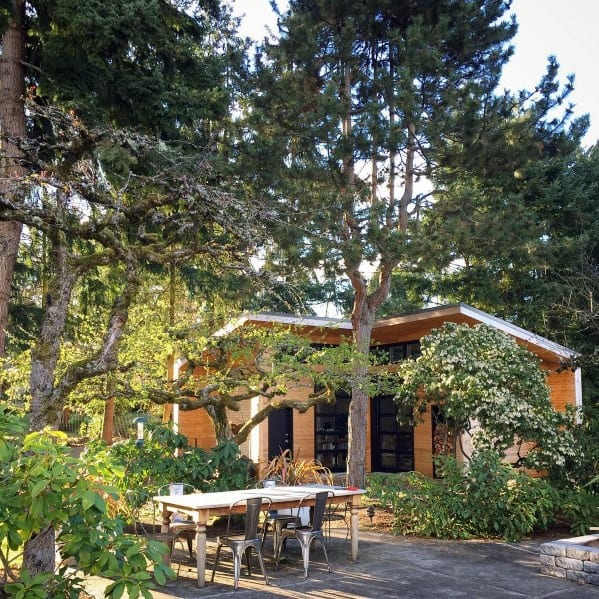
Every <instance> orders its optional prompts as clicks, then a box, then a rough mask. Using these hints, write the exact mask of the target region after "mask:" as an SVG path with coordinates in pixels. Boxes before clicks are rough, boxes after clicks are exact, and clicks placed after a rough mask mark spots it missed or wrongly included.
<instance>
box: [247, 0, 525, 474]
mask: <svg viewBox="0 0 599 599" xmlns="http://www.w3.org/2000/svg"><path fill="white" fill-rule="evenodd" d="M506 10H507V6H506V4H505V3H504V2H501V1H499V0H488V1H483V0H478V1H466V2H459V3H456V2H450V1H447V2H445V1H441V2H425V1H423V2H408V1H405V2H397V1H394V2H391V1H385V0H373V1H372V2H368V3H364V2H358V1H352V0H346V1H344V2H334V3H331V2H326V1H324V0H297V1H292V2H290V8H289V12H287V13H286V14H285V15H281V20H280V22H281V27H280V31H281V38H280V41H279V42H278V43H273V44H270V45H267V46H266V47H265V48H264V54H263V55H262V57H261V58H262V61H261V63H259V67H260V69H259V75H260V77H261V78H262V79H261V80H262V83H263V86H264V88H263V92H262V93H261V94H259V95H258V96H257V97H256V99H255V103H254V105H253V110H254V112H253V118H254V119H255V121H254V123H253V126H254V127H255V129H256V131H259V134H258V135H256V137H255V138H254V139H252V141H253V142H254V148H253V152H254V155H256V156H260V155H261V156H266V155H267V156H268V163H267V164H268V171H269V174H272V175H274V177H275V178H274V179H270V180H269V179H266V180H268V183H269V185H270V187H271V189H272V190H273V191H274V193H273V195H275V196H276V197H275V198H274V199H275V201H277V206H279V207H283V209H284V216H283V219H282V220H283V222H282V224H281V227H280V231H278V232H277V233H278V234H279V241H280V242H281V244H282V245H283V246H284V247H285V249H286V250H287V252H288V255H289V256H290V264H292V265H293V264H302V263H303V264H305V265H308V266H309V267H313V266H318V267H320V268H321V269H322V270H323V271H324V272H325V273H328V274H330V275H332V276H338V275H339V274H343V275H344V276H345V277H346V278H347V279H348V280H349V282H350V283H351V287H352V290H353V308H352V312H351V320H352V325H353V331H354V332H353V335H354V344H355V346H356V348H357V350H358V351H359V352H361V353H362V354H366V353H368V351H369V346H370V336H371V331H372V327H373V323H374V319H375V316H376V313H377V310H378V309H379V307H380V306H381V305H382V303H383V302H384V301H385V299H386V298H387V296H388V294H389V289H390V284H391V275H392V272H393V270H394V269H395V268H396V267H397V266H398V265H399V264H401V263H402V260H404V259H406V257H407V255H408V253H409V250H410V248H411V245H413V243H414V239H416V238H417V237H418V235H419V231H418V216H419V215H420V213H421V212H422V211H423V210H424V209H426V208H427V206H428V205H429V204H430V190H427V189H426V188H424V187H422V186H419V181H422V180H424V179H428V180H432V178H433V176H434V174H435V172H436V170H437V169H438V168H439V166H440V165H441V163H442V160H444V159H447V157H448V156H451V153H452V146H453V145H454V143H455V141H456V139H459V140H461V141H463V143H464V145H469V146H470V147H472V148H473V149H474V148H475V146H476V141H477V140H478V139H480V138H481V136H484V135H485V124H486V123H487V121H488V118H487V116H486V113H487V110H488V109H489V107H492V106H493V102H492V99H493V92H494V90H495V87H496V85H497V82H498V80H499V76H500V73H501V68H502V65H503V64H504V63H505V61H506V60H507V59H508V57H509V55H510V53H511V49H510V47H509V46H508V45H507V43H508V42H509V40H510V39H511V37H512V36H513V35H514V33H515V23H514V22H513V20H511V19H506V18H505V13H506ZM471 160H472V161H476V157H475V156H471ZM260 173H261V174H260V175H257V176H256V179H257V180H258V177H267V174H266V173H265V172H264V169H262V170H261V171H260ZM371 273H373V274H371ZM369 279H370V280H369ZM367 378H368V371H367V369H366V367H365V366H364V361H361V362H359V363H357V366H356V369H355V372H354V376H353V380H354V383H353V386H352V401H351V404H350V415H349V429H350V448H349V457H348V474H349V479H350V481H351V483H352V484H357V485H363V484H364V481H365V464H364V456H365V444H366V428H365V422H366V407H367V400H368V397H367V394H366V391H365V387H366V386H365V385H364V381H365V380H367Z"/></svg>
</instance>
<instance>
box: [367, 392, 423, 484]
mask: <svg viewBox="0 0 599 599" xmlns="http://www.w3.org/2000/svg"><path fill="white" fill-rule="evenodd" d="M371 407H372V440H371V447H372V470H373V471H374V472H409V471H410V470H414V429H413V427H412V426H406V425H404V426H400V424H399V423H398V422H397V405H396V404H395V402H394V401H393V397H392V396H390V395H382V396H380V397H374V398H373V399H372V403H371Z"/></svg>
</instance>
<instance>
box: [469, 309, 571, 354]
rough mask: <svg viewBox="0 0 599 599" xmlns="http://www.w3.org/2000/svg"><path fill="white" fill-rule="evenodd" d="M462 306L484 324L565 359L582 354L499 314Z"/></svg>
mask: <svg viewBox="0 0 599 599" xmlns="http://www.w3.org/2000/svg"><path fill="white" fill-rule="evenodd" d="M458 305H459V307H460V311H461V313H462V314H464V315H465V316H470V317H471V318H474V319H476V320H478V321H480V322H482V323H484V324H488V325H489V326H492V327H495V328H496V329H499V330H500V331H503V332H504V333H507V334H508V335H512V336H513V337H516V338H517V339H521V340H522V341H526V342H527V343H532V344H533V345H536V346H537V347H542V348H543V349H546V350H547V351H550V352H552V353H554V354H555V355H557V356H560V357H562V358H564V359H570V358H572V357H574V356H578V355H580V354H579V353H578V352H576V351H574V350H572V349H569V348H567V347H565V346H563V345H560V344H559V343H555V341H551V340H550V339H547V338H546V337H542V336H541V335H536V334H535V333H531V332H530V331H527V330H526V329H523V328H521V327H519V326H517V325H515V324H512V323H510V322H508V321H507V320H503V319H501V318H497V316H492V315H491V314H488V313H487V312H483V311H482V310H478V309H477V308H473V307H472V306H469V305H468V304H458Z"/></svg>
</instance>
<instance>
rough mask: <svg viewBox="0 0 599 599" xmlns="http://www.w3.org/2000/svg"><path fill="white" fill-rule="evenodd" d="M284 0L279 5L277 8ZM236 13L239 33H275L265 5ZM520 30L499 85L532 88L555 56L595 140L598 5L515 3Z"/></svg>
mask: <svg viewBox="0 0 599 599" xmlns="http://www.w3.org/2000/svg"><path fill="white" fill-rule="evenodd" d="M283 2H285V0H282V1H281V0H279V5H282V4H283ZM285 4H286V3H285ZM234 5H235V12H236V13H237V14H243V13H245V14H246V17H245V19H244V21H243V24H242V29H241V33H242V35H244V36H249V37H253V38H254V39H261V38H262V37H264V35H265V25H269V26H270V27H271V28H273V30H274V31H275V32H276V26H275V25H276V22H275V19H274V16H273V15H272V12H271V10H270V4H269V0H234ZM511 12H512V13H515V14H516V18H517V21H518V23H519V31H518V34H517V36H516V38H515V39H514V45H515V48H516V51H515V54H514V56H513V57H512V59H511V61H510V62H509V63H508V65H507V66H506V67H505V69H504V75H503V79H502V86H503V87H505V88H508V89H512V90H517V89H521V88H528V89H530V88H532V87H534V85H535V84H536V83H538V81H539V80H540V78H541V76H542V75H543V73H544V72H545V66H546V64H547V57H548V56H549V55H555V56H556V57H557V60H558V63H559V64H560V79H561V80H563V81H565V80H566V75H568V74H570V73H574V74H575V75H576V79H575V90H574V92H573V94H572V95H571V97H570V101H571V102H573V103H574V104H575V108H574V113H575V115H576V116H579V115H582V114H585V113H588V114H590V116H591V128H590V129H589V132H588V133H587V135H586V137H585V139H584V143H585V145H587V146H590V145H592V144H594V143H596V142H597V140H598V139H599V76H598V74H597V72H598V68H597V64H598V63H599V34H598V33H597V27H598V23H599V18H598V17H599V1H596V0H567V1H564V0H514V1H513V3H512V8H511Z"/></svg>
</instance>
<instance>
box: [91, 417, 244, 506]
mask: <svg viewBox="0 0 599 599" xmlns="http://www.w3.org/2000/svg"><path fill="white" fill-rule="evenodd" d="M87 453H88V455H89V456H90V457H91V456H94V457H95V459H97V460H99V461H105V462H107V463H111V464H112V465H113V468H112V471H113V473H114V478H113V479H112V480H111V481H110V482H111V484H113V485H115V486H116V487H117V488H118V489H119V491H120V493H121V495H122V496H125V495H127V496H128V497H129V499H131V498H132V497H133V498H134V501H135V503H136V504H137V505H141V504H143V503H145V502H146V501H148V500H149V499H150V497H152V496H153V495H155V494H156V492H157V490H158V488H159V487H161V486H162V485H165V484H168V483H171V482H175V481H176V482H183V483H188V484H190V485H192V486H193V487H194V488H195V489H197V490H198V491H202V492H209V491H224V490H228V489H241V488H244V487H246V486H247V484H248V479H249V470H250V466H251V462H250V461H249V460H248V459H247V458H245V457H243V456H242V455H241V454H240V451H239V446H238V445H236V444H235V443H233V442H228V443H221V444H220V445H218V446H216V447H215V448H214V449H212V450H211V451H206V450H204V449H200V448H197V447H195V448H193V447H190V446H189V443H188V440H187V437H185V436H184V435H181V434H178V433H175V432H174V431H173V430H172V428H171V427H168V426H159V427H156V428H155V429H152V430H150V432H149V433H148V435H147V438H146V439H145V440H144V442H143V444H142V445H137V444H136V442H135V441H134V440H131V439H130V440H126V441H122V442H120V443H115V444H114V445H110V446H107V445H105V444H104V443H103V442H101V441H97V442H93V443H91V444H90V445H89V446H88V449H87ZM179 454H180V455H179ZM131 491H133V493H131Z"/></svg>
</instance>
